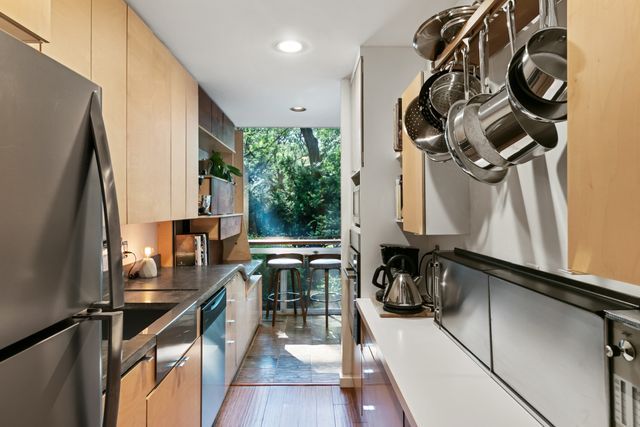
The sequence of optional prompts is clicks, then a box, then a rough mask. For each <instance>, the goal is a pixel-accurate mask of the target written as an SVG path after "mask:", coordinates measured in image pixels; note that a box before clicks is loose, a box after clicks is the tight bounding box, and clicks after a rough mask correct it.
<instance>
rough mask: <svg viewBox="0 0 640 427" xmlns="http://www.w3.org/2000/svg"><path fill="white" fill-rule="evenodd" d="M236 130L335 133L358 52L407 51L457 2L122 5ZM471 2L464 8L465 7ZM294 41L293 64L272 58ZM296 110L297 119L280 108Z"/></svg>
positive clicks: (234, 0) (142, 0)
mask: <svg viewBox="0 0 640 427" xmlns="http://www.w3.org/2000/svg"><path fill="white" fill-rule="evenodd" d="M127 1H128V3H129V4H130V5H131V6H132V7H133V8H134V9H135V10H136V12H138V14H139V15H140V16H141V17H142V18H143V19H144V20H145V22H147V24H148V25H149V26H150V27H151V28H152V29H153V31H154V32H155V33H156V35H158V37H159V38H160V39H161V40H162V41H163V42H164V43H165V44H166V45H167V46H168V47H169V49H171V51H172V52H173V53H174V55H175V56H176V57H178V59H179V60H180V61H181V62H182V64H183V65H184V66H185V67H186V68H187V69H188V70H189V71H190V72H191V73H192V74H193V76H194V77H195V78H196V79H197V80H198V82H199V83H200V85H201V86H202V87H203V88H204V89H205V91H206V92H207V93H208V94H209V95H210V96H211V97H212V98H213V99H214V100H215V101H216V102H217V103H218V105H220V107H221V108H222V109H223V110H224V111H225V112H226V113H227V115H228V116H229V117H230V118H231V120H233V121H234V123H235V124H236V126H239V127H254V126H255V127H260V126H265V127H338V126H339V125H340V80H341V79H342V78H343V77H345V76H347V75H349V74H350V73H351V70H352V68H353V66H354V64H355V60H356V56H357V52H358V47H359V46H361V45H369V46H410V45H411V39H412V37H413V33H414V32H415V30H416V28H417V27H418V25H420V23H422V22H423V21H424V20H425V19H426V18H428V17H429V16H431V15H433V14H434V13H436V12H437V11H439V10H442V9H445V8H447V7H451V5H453V4H456V3H460V1H459V0H457V1H456V0H321V1H320V0H318V1H309V0H180V1H176V0H127ZM469 2H470V1H469ZM283 39H297V40H300V41H302V42H303V43H304V44H305V45H306V46H307V48H306V49H305V51H304V52H303V53H301V54H298V55H287V54H283V53H279V52H277V51H275V50H274V49H273V45H274V43H275V42H277V41H280V40H283ZM294 105H303V106H305V107H307V111H306V112H305V113H294V112H291V111H289V107H292V106H294Z"/></svg>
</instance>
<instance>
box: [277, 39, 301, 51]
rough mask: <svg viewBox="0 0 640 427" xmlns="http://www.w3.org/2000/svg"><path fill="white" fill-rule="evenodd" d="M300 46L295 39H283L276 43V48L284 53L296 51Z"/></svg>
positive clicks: (299, 49)
mask: <svg viewBox="0 0 640 427" xmlns="http://www.w3.org/2000/svg"><path fill="white" fill-rule="evenodd" d="M302 48H303V46H302V43H300V42H299V41H297V40H283V41H281V42H278V43H277V44H276V49H278V50H279V51H280V52H284V53H298V52H300V51H302Z"/></svg>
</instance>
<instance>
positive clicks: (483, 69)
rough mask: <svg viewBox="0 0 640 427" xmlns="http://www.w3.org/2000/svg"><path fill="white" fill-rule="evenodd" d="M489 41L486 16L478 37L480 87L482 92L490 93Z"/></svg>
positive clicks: (487, 18)
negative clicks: (488, 75) (488, 77)
mask: <svg viewBox="0 0 640 427" xmlns="http://www.w3.org/2000/svg"><path fill="white" fill-rule="evenodd" d="M488 41H489V17H488V16H485V18H484V21H483V24H482V29H481V30H480V35H479V39H478V56H479V57H480V89H481V91H482V93H489V85H488V82H487V74H488V71H489V70H488V68H489V61H488V59H489V58H488V56H487V42H488Z"/></svg>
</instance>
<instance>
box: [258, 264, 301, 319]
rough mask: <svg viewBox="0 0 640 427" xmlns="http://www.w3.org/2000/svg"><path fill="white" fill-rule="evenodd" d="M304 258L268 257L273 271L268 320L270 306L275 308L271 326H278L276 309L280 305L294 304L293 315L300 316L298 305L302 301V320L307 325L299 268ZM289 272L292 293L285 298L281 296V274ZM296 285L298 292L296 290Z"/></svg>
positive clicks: (288, 293)
mask: <svg viewBox="0 0 640 427" xmlns="http://www.w3.org/2000/svg"><path fill="white" fill-rule="evenodd" d="M303 260H304V257H303V256H302V255H301V254H277V255H269V256H268V257H267V267H269V268H270V269H271V281H270V285H269V294H268V295H267V318H269V304H271V305H272V307H273V317H272V318H271V326H275V324H276V309H277V307H278V304H279V303H285V304H286V303H288V302H293V314H294V315H296V316H297V315H298V308H297V306H296V303H297V302H298V301H300V308H301V309H302V320H303V322H304V323H307V310H306V307H305V303H304V298H303V295H304V291H303V289H302V279H301V277H300V270H298V269H299V268H301V267H302V265H303ZM282 271H288V272H289V274H290V277H291V291H288V290H287V292H286V295H284V298H281V296H280V272H282ZM296 285H297V287H298V290H296Z"/></svg>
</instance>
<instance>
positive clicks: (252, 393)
mask: <svg viewBox="0 0 640 427" xmlns="http://www.w3.org/2000/svg"><path fill="white" fill-rule="evenodd" d="M215 425H216V427H260V426H263V427H295V426H300V427H314V426H317V427H333V426H364V425H366V424H364V423H363V422H362V419H361V418H360V416H359V414H358V408H357V406H356V403H355V394H354V393H352V392H351V391H350V390H349V389H340V387H337V386H323V385H318V386H316V385H310V386H295V385H285V386H232V387H231V388H230V389H229V393H228V394H227V398H226V399H225V401H224V403H223V405H222V408H221V410H220V415H219V416H218V420H217V421H216V424H215Z"/></svg>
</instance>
